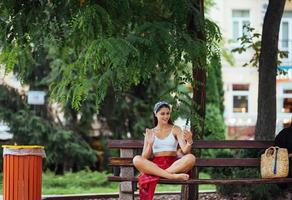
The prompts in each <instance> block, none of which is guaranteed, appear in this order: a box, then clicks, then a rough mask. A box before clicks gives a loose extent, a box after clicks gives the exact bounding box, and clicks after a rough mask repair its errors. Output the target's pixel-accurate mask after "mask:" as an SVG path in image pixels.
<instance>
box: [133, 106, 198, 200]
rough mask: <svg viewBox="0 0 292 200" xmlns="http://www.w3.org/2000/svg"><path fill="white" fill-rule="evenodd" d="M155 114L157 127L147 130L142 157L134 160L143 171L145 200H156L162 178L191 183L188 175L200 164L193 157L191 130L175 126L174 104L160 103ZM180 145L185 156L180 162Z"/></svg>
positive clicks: (142, 180) (140, 182)
mask: <svg viewBox="0 0 292 200" xmlns="http://www.w3.org/2000/svg"><path fill="white" fill-rule="evenodd" d="M153 114H154V115H153V116H154V125H155V127H154V128H152V129H146V133H145V134H144V135H145V138H144V147H143V152H142V155H141V156H135V157H134V158H133V163H134V166H135V167H136V168H137V169H138V170H139V171H140V172H141V175H140V176H139V189H140V199H141V200H146V199H147V200H150V199H152V198H153V195H154V191H155V187H156V184H157V182H158V180H159V177H163V178H167V179H177V180H188V179H189V175H188V174H187V172H188V171H189V170H191V169H192V167H193V166H194V165H195V161H196V158H195V156H194V155H193V154H190V152H191V147H192V143H193V140H192V133H191V132H190V131H187V130H184V131H182V130H181V129H180V128H179V127H178V126H175V125H173V123H172V121H171V119H170V114H171V107H170V105H169V104H168V103H167V102H165V101H161V102H158V103H156V104H155V106H154V109H153ZM178 144H179V146H180V148H181V150H182V152H183V154H184V155H183V156H182V157H181V158H179V159H178V158H177V146H178ZM152 156H153V157H152ZM150 158H151V159H150Z"/></svg>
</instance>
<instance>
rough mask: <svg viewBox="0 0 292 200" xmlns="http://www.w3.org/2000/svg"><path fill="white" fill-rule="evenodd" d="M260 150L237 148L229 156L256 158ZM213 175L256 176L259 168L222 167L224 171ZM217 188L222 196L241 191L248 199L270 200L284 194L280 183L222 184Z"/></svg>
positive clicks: (224, 176) (232, 176)
mask: <svg viewBox="0 0 292 200" xmlns="http://www.w3.org/2000/svg"><path fill="white" fill-rule="evenodd" d="M233 151H234V150H233ZM260 154H261V152H259V151H258V150H239V151H235V152H233V153H232V154H229V155H230V157H239V158H243V157H253V158H258V157H259V156H260ZM213 176H216V177H220V178H227V177H229V178H230V177H231V178H257V177H260V170H259V169H258V168H240V167H238V168H236V169H234V168H233V169H231V168H224V171H223V172H222V171H221V170H218V171H217V172H216V171H215V174H214V175H213ZM217 190H218V191H219V192H220V193H221V194H222V195H224V196H229V195H230V194H232V193H241V194H242V195H244V196H245V197H246V198H247V199H248V200H256V199H267V200H272V199H276V198H279V197H282V198H283V197H284V196H285V195H286V192H285V190H283V189H282V188H281V187H280V185H276V184H259V185H222V186H218V187H217Z"/></svg>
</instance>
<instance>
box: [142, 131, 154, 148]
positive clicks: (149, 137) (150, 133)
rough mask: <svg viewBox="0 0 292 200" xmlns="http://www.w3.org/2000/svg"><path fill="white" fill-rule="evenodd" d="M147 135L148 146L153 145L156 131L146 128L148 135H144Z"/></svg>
mask: <svg viewBox="0 0 292 200" xmlns="http://www.w3.org/2000/svg"><path fill="white" fill-rule="evenodd" d="M144 135H145V140H146V141H147V143H148V144H151V145H152V144H153V142H154V136H155V134H154V131H153V130H152V129H148V128H146V133H145V134H144Z"/></svg>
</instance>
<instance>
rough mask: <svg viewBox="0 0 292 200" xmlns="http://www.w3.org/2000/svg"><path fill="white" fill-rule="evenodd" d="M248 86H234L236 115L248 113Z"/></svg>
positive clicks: (234, 110)
mask: <svg viewBox="0 0 292 200" xmlns="http://www.w3.org/2000/svg"><path fill="white" fill-rule="evenodd" d="M248 93H249V85H248V84H233V85H232V94H233V97H232V98H233V101H232V102H233V112H234V113H248Z"/></svg>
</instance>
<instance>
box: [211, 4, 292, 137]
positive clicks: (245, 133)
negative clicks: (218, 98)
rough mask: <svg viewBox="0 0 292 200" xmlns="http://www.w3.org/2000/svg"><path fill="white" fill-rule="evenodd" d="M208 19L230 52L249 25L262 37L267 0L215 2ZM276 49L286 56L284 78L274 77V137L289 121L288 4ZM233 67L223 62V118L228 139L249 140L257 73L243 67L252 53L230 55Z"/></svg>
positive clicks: (291, 30)
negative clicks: (275, 80) (221, 36)
mask: <svg viewBox="0 0 292 200" xmlns="http://www.w3.org/2000/svg"><path fill="white" fill-rule="evenodd" d="M215 3H216V5H215V6H214V7H213V8H212V9H211V10H210V11H209V12H208V14H207V16H208V17H209V18H211V19H212V20H213V21H215V22H216V23H217V24H218V26H219V27H220V29H221V31H222V35H223V39H224V49H226V51H227V52H231V50H232V49H234V48H236V47H240V42H239V41H238V40H237V38H239V37H241V36H242V35H243V34H244V32H245V31H246V29H245V28H244V25H250V27H252V28H254V29H255V32H257V33H262V26H263V19H264V15H265V12H266V9H267V6H268V1H266V0H218V1H216V2H215ZM279 49H280V50H282V51H285V52H287V53H288V57H287V58H285V59H283V60H282V63H281V65H280V66H279V67H280V68H281V69H282V70H284V71H285V74H279V75H278V76H277V124H276V133H275V134H277V133H278V132H279V131H280V130H281V129H282V128H283V127H285V126H287V125H289V124H290V122H291V119H292V2H290V1H287V2H286V5H285V11H284V13H283V17H282V21H281V27H280V33H279ZM231 56H232V57H233V58H234V63H232V64H231V63H230V62H227V60H224V59H223V60H222V77H223V82H224V93H225V94H224V98H225V101H224V105H225V112H224V118H225V123H226V127H227V139H252V138H253V137H254V132H255V125H256V118H257V98H258V69H257V68H256V67H252V66H246V67H243V65H244V64H245V63H247V62H248V61H249V60H250V59H251V57H252V56H253V52H252V51H251V50H248V51H247V52H244V53H242V54H238V53H232V55H231Z"/></svg>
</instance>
